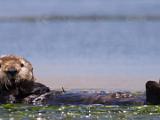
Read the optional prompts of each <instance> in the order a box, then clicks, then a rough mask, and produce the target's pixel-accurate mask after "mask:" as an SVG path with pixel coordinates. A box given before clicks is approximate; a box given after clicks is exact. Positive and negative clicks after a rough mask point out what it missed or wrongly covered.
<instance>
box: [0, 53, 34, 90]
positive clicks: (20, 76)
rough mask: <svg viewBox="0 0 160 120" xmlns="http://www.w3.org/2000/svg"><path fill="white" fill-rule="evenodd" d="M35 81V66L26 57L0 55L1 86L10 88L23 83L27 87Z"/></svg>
mask: <svg viewBox="0 0 160 120" xmlns="http://www.w3.org/2000/svg"><path fill="white" fill-rule="evenodd" d="M33 81H34V77H33V68H32V65H31V63H30V62H28V61H27V60H26V59H24V58H22V57H19V56H14V55H6V56H2V57H0V87H3V88H4V87H5V88H7V89H8V88H10V87H13V86H17V85H19V84H20V85H23V83H24V87H25V84H27V83H32V82H33Z"/></svg>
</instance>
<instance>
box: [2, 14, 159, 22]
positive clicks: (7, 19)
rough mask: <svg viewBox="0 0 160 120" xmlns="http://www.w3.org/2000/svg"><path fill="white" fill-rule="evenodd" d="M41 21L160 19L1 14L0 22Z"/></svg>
mask: <svg viewBox="0 0 160 120" xmlns="http://www.w3.org/2000/svg"><path fill="white" fill-rule="evenodd" d="M42 21H46V22H47V21H50V22H51V21H160V16H157V15H148V16H144V15H141V16H140V15H130V16H129V15H128V16H126V15H81V16H76V15H70V16H66V15H42V16H36V15H35V16H1V17H0V22H42Z"/></svg>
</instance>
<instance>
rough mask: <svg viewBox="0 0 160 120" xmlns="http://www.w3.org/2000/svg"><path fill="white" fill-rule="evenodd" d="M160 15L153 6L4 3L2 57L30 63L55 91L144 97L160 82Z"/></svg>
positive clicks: (146, 1)
mask: <svg viewBox="0 0 160 120" xmlns="http://www.w3.org/2000/svg"><path fill="white" fill-rule="evenodd" d="M17 3H18V4H17ZM159 9H160V2H159V1H154V0H153V1H150V0H141V1H139V0H135V1H132V0H124V1H119V0H113V1H109V0H99V1H96V0H92V1H91V0H87V1H86V0H77V1H74V0H69V1H65V0H62V1H61V2H60V1H58V0H54V1H53V0H47V1H43V0H40V1H39V0H35V1H31V0H29V1H25V0H21V1H19V0H15V1H14V2H11V1H8V0H6V1H2V0H1V1H0V42H1V44H0V54H17V55H22V56H24V57H25V58H27V59H29V60H30V61H31V62H32V63H33V66H34V68H35V69H34V72H35V76H36V78H37V80H38V81H40V82H43V83H45V84H47V85H48V86H49V87H51V88H61V86H63V87H64V88H66V89H67V88H69V89H72V88H73V89H77V88H82V89H83V88H96V89H97V88H100V89H102V88H104V89H107V90H113V89H127V90H142V91H144V84H145V82H146V81H147V80H150V79H151V80H158V79H159V77H160V72H159V71H160V66H159V65H160V57H159V54H160V47H159V44H160V41H159V38H160V34H159V31H160V17H159Z"/></svg>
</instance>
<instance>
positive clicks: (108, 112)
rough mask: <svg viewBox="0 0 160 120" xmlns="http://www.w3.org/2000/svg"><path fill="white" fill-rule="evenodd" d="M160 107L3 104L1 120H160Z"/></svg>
mask: <svg viewBox="0 0 160 120" xmlns="http://www.w3.org/2000/svg"><path fill="white" fill-rule="evenodd" d="M159 115H160V106H155V105H144V106H105V105H66V106H34V105H23V104H3V105H1V106H0V119H2V120H3V119H10V118H12V119H15V120H21V119H28V120H37V119H40V118H41V119H45V120H49V119H64V120H74V119H75V120H77V119H78V120H79V119H80V120H81V119H82V120H83V119H95V120H97V119H98V120H104V119H108V120H114V119H115V120H123V119H124V120H125V119H126V120H127V119H140V118H143V119H144V118H145V119H156V120H158V119H159V117H158V116H159Z"/></svg>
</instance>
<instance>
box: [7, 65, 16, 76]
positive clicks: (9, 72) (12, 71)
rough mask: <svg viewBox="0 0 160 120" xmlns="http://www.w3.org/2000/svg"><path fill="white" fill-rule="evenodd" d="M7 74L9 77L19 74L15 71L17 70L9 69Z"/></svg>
mask: <svg viewBox="0 0 160 120" xmlns="http://www.w3.org/2000/svg"><path fill="white" fill-rule="evenodd" d="M6 72H7V74H9V75H11V76H14V75H16V74H17V72H18V71H17V70H16V69H15V68H12V67H11V68H9V69H8V70H7V71H6Z"/></svg>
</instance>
